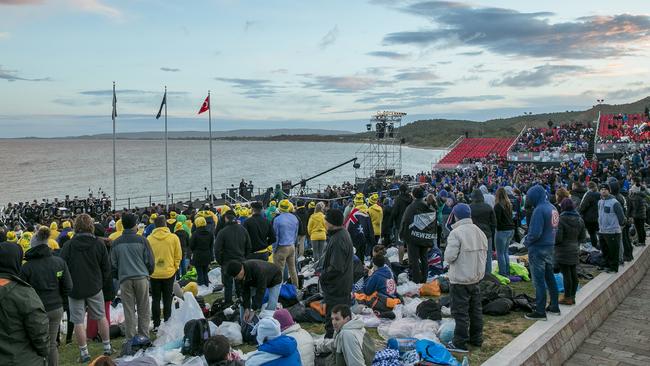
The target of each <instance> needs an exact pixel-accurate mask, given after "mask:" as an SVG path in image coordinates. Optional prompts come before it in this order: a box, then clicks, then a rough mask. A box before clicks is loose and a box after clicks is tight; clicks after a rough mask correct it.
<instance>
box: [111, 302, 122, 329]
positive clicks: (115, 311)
mask: <svg viewBox="0 0 650 366" xmlns="http://www.w3.org/2000/svg"><path fill="white" fill-rule="evenodd" d="M122 323H124V307H123V306H122V303H119V304H117V306H116V307H111V325H120V324H122Z"/></svg>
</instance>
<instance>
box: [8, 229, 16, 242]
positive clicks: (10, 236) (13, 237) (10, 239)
mask: <svg viewBox="0 0 650 366" xmlns="http://www.w3.org/2000/svg"><path fill="white" fill-rule="evenodd" d="M7 241H8V242H9V243H15V242H17V241H18V238H17V237H16V232H15V231H7Z"/></svg>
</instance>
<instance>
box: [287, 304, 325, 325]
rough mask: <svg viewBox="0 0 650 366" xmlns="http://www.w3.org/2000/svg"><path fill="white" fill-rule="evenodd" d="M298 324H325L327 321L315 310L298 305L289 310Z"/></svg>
mask: <svg viewBox="0 0 650 366" xmlns="http://www.w3.org/2000/svg"><path fill="white" fill-rule="evenodd" d="M287 310H288V311H289V314H291V317H292V318H293V320H294V321H295V322H296V323H323V322H324V321H325V319H323V316H321V315H320V314H319V313H318V312H316V311H315V310H314V309H311V308H306V307H305V305H303V304H301V303H297V304H296V305H294V306H292V307H290V308H289V309H287Z"/></svg>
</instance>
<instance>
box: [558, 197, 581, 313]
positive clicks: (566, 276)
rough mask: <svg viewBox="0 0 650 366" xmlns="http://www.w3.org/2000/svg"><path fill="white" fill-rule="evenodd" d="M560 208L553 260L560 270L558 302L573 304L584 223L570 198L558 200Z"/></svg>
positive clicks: (576, 287)
mask: <svg viewBox="0 0 650 366" xmlns="http://www.w3.org/2000/svg"><path fill="white" fill-rule="evenodd" d="M560 210H561V211H562V213H561V214H560V225H559V227H558V231H557V235H556V236H555V262H556V263H557V265H558V266H559V267H560V272H562V279H563V281H564V298H563V299H561V300H560V301H559V303H560V304H562V305H574V304H575V294H576V291H577V290H578V274H577V272H576V266H577V265H578V263H579V260H578V256H579V255H580V243H582V242H583V241H584V239H585V238H586V234H585V223H584V221H582V218H581V217H580V214H579V213H577V212H576V210H575V206H574V203H573V200H572V199H571V198H565V199H564V200H562V202H560Z"/></svg>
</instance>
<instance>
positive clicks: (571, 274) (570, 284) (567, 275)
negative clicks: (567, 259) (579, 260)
mask: <svg viewBox="0 0 650 366" xmlns="http://www.w3.org/2000/svg"><path fill="white" fill-rule="evenodd" d="M559 266H560V272H562V278H563V279H564V281H563V282H564V298H565V299H566V298H571V299H575V297H576V292H577V291H578V272H576V265H575V264H560V265H559Z"/></svg>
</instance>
